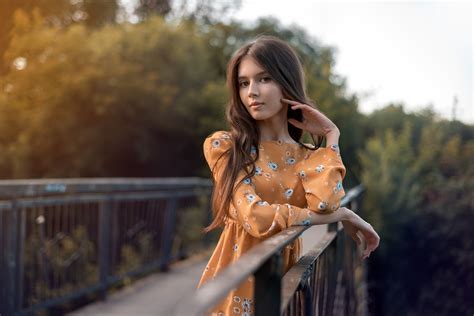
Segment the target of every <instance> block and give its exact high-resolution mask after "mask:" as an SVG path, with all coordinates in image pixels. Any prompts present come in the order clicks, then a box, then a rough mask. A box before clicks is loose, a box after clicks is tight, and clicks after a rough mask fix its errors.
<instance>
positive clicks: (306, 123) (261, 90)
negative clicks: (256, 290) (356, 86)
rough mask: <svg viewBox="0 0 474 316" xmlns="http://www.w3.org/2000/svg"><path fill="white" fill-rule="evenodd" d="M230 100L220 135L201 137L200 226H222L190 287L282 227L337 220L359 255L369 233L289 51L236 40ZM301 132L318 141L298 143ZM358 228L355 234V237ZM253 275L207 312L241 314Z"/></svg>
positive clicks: (332, 136)
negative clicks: (204, 166) (206, 213)
mask: <svg viewBox="0 0 474 316" xmlns="http://www.w3.org/2000/svg"><path fill="white" fill-rule="evenodd" d="M227 83H228V87H229V89H230V91H231V100H230V102H229V105H228V107H227V112H226V115H227V121H228V123H229V125H230V132H227V131H217V132H215V133H214V134H212V135H211V136H209V137H208V138H206V140H205V141H204V146H203V149H204V155H205V158H206V160H207V163H208V164H209V167H210V168H211V170H212V174H213V180H214V191H213V195H212V206H213V210H214V219H213V221H212V223H211V224H210V225H209V226H208V227H207V228H206V229H205V231H206V232H208V231H210V230H212V229H214V228H217V227H219V226H222V225H223V226H224V229H223V231H222V234H221V236H220V239H219V242H218V244H217V246H216V249H215V250H214V252H213V254H212V256H211V258H210V260H209V263H208V265H207V266H206V268H205V271H204V273H203V275H202V278H201V281H200V282H199V285H198V287H200V286H202V284H203V283H205V282H206V281H207V280H209V279H212V278H213V277H214V276H215V275H216V274H218V273H219V271H221V270H222V269H224V268H225V267H227V266H228V265H229V264H231V263H232V262H234V261H236V260H237V259H238V258H239V257H240V256H241V255H242V254H243V253H244V252H246V251H247V250H249V249H250V248H251V247H253V246H254V245H256V244H258V243H260V242H261V241H262V240H263V239H265V238H268V237H270V236H272V235H274V234H276V233H278V232H280V231H282V230H284V229H286V228H288V227H290V226H295V225H321V224H327V223H333V222H338V221H342V222H343V224H344V228H345V230H346V232H347V233H348V234H349V235H350V236H351V237H352V238H353V239H354V240H355V241H356V242H357V244H360V243H361V240H360V237H364V238H365V239H366V244H367V247H366V249H365V251H364V254H363V258H362V259H365V258H366V257H368V256H369V255H370V253H371V252H372V251H373V250H375V249H376V248H377V246H378V243H379V236H378V235H377V233H376V232H375V231H374V229H373V228H372V226H371V225H370V224H368V223H367V222H365V221H364V220H362V219H361V218H360V217H359V216H358V215H356V214H355V213H354V212H352V211H351V210H349V209H347V208H344V207H343V208H340V207H339V205H340V201H341V199H342V197H343V196H344V189H343V187H342V179H343V177H344V175H345V172H346V169H345V167H344V165H343V164H342V160H341V157H340V154H339V147H338V140H339V134H340V133H339V130H338V128H337V126H336V125H335V124H334V123H333V122H332V121H331V120H330V119H329V118H327V117H326V116H324V115H323V114H322V113H321V112H320V111H318V110H316V109H315V108H314V107H313V106H311V102H310V100H308V98H307V96H306V93H305V89H304V75H303V70H302V66H301V63H300V61H299V59H298V57H297V56H296V54H295V52H294V51H293V50H292V49H291V47H290V46H289V45H288V44H286V43H285V42H283V41H281V40H279V39H277V38H275V37H270V36H261V37H259V38H257V39H256V40H255V41H253V42H250V43H248V44H246V45H244V46H243V47H241V48H240V49H239V50H238V51H237V52H236V53H235V54H234V56H233V57H232V59H231V60H230V62H229V65H228V69H227ZM303 131H306V132H308V133H310V134H311V136H312V138H313V141H314V139H315V138H317V139H318V141H317V142H316V143H317V145H318V147H319V145H320V144H321V141H322V138H324V137H325V138H326V144H327V146H326V147H325V148H315V147H314V146H312V145H309V144H303V143H300V139H301V136H302V133H303ZM358 232H360V233H361V235H359V234H357V233H358ZM300 250H301V238H298V239H297V240H296V241H295V242H294V243H293V244H292V245H291V246H288V247H286V249H285V250H284V252H283V261H284V267H285V269H284V270H285V272H286V271H288V270H289V268H290V267H291V266H292V265H293V264H294V263H295V262H296V261H297V260H298V258H299V256H300ZM251 313H253V278H249V279H248V280H247V281H246V282H244V283H242V284H241V286H240V287H239V288H237V289H236V290H234V291H232V292H231V293H230V294H229V295H228V296H227V298H226V299H225V300H223V301H222V302H221V303H220V304H219V305H217V306H215V309H214V310H213V311H212V314H213V315H251Z"/></svg>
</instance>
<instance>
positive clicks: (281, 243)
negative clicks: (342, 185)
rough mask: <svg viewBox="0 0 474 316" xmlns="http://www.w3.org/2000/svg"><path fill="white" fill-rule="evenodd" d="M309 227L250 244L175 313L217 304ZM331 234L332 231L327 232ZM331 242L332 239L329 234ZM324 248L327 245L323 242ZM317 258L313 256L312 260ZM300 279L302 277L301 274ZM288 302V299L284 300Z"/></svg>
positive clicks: (353, 194) (355, 191)
mask: <svg viewBox="0 0 474 316" xmlns="http://www.w3.org/2000/svg"><path fill="white" fill-rule="evenodd" d="M363 191H364V187H363V186H362V185H358V186H356V187H354V188H352V189H350V190H349V191H348V192H346V195H345V196H344V198H343V199H342V200H341V206H346V205H347V204H349V202H351V201H352V200H353V199H355V198H357V197H358V196H359V195H360V194H361V193H362V192H363ZM309 227H310V226H293V227H290V228H287V229H286V230H284V231H282V232H279V233H278V234H276V235H275V236H272V237H270V238H268V239H266V240H264V241H262V243H260V244H258V245H256V246H254V247H252V248H251V249H250V250H249V251H248V252H246V253H245V254H243V255H242V256H241V257H240V259H239V260H237V261H236V262H235V263H233V264H232V265H230V266H229V267H227V268H226V269H225V270H223V271H222V272H220V273H219V274H218V275H217V276H216V277H215V278H214V279H213V280H211V281H208V282H206V283H205V284H204V285H203V286H202V287H201V288H200V289H199V290H197V291H196V293H195V295H194V296H193V297H191V299H189V298H187V299H186V303H183V304H178V306H179V307H178V309H177V310H176V313H175V315H200V314H201V313H204V312H206V310H207V309H208V308H211V307H212V306H214V305H216V304H217V303H219V302H220V300H221V299H223V298H224V297H226V296H227V295H228V293H229V291H231V290H232V289H234V288H236V287H237V286H238V285H239V284H240V283H241V282H243V281H244V280H246V279H247V278H248V277H249V276H250V275H252V274H253V273H254V272H255V271H257V269H258V268H259V267H260V266H261V265H262V264H263V263H264V262H265V261H266V260H267V259H268V258H270V257H271V256H272V255H273V254H274V253H276V252H277V251H280V250H281V249H283V247H285V246H286V245H288V244H289V243H291V242H293V241H294V240H295V239H296V238H298V236H300V235H301V234H302V233H303V232H304V231H305V230H306V229H308V228H309ZM328 234H329V235H325V236H332V234H330V233H328ZM329 238H330V241H329V244H330V242H331V241H332V240H333V239H334V238H335V235H334V236H333V237H329ZM326 247H327V245H326ZM316 259H317V257H316V258H315V260H316ZM300 278H301V277H300ZM286 304H288V302H286Z"/></svg>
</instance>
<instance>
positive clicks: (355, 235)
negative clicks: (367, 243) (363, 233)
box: [351, 234, 362, 246]
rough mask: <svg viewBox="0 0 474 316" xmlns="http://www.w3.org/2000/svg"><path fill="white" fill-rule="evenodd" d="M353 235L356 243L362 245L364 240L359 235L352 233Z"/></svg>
mask: <svg viewBox="0 0 474 316" xmlns="http://www.w3.org/2000/svg"><path fill="white" fill-rule="evenodd" d="M351 237H352V239H353V240H354V241H355V243H356V244H357V245H358V246H360V245H361V244H362V240H361V239H360V237H359V235H357V234H354V235H352V236H351Z"/></svg>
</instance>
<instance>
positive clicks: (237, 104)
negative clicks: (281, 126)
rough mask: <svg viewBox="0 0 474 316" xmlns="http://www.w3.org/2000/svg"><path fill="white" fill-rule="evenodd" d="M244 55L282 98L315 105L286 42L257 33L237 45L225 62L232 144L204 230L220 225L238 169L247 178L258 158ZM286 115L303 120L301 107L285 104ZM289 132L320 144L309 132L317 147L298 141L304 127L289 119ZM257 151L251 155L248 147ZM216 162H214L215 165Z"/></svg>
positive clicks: (256, 135) (214, 192) (230, 199)
mask: <svg viewBox="0 0 474 316" xmlns="http://www.w3.org/2000/svg"><path fill="white" fill-rule="evenodd" d="M245 56H250V57H252V58H253V59H254V60H255V61H256V62H257V63H258V64H259V65H260V66H261V67H262V68H264V69H265V70H266V71H267V72H268V73H269V75H270V77H271V78H272V79H273V80H274V81H275V82H277V83H278V84H279V86H280V88H281V89H282V94H283V96H284V97H285V98H287V99H291V100H295V101H298V102H301V103H306V104H309V105H311V106H313V107H314V105H313V103H312V102H311V100H309V98H308V97H307V95H306V91H305V82H304V72H303V67H302V65H301V62H300V60H299V58H298V56H297V55H296V53H295V51H294V50H293V49H292V48H291V47H290V45H288V44H287V43H286V42H284V41H282V40H280V39H278V38H277V37H274V36H259V37H258V38H256V39H255V40H253V41H251V42H249V43H247V44H245V45H244V46H242V47H241V48H240V49H238V50H237V51H236V52H235V53H234V55H233V56H232V58H231V60H230V61H229V63H228V65H227V86H228V88H229V90H230V92H231V99H230V100H229V102H228V105H227V108H226V119H227V122H228V124H229V126H230V134H231V140H232V146H231V147H230V148H229V149H228V150H227V151H226V152H224V153H223V155H222V156H221V157H219V159H218V160H220V159H222V158H223V157H224V156H225V157H227V158H228V159H227V163H226V164H224V170H223V171H222V172H220V174H221V177H220V179H213V181H214V184H216V183H219V185H214V190H213V192H212V209H213V214H214V218H213V221H212V222H211V224H210V225H209V226H207V227H206V228H205V229H204V232H209V231H211V230H213V229H215V228H217V227H219V226H220V225H221V224H222V223H223V221H224V219H225V217H226V213H227V209H228V208H229V206H230V203H231V201H232V195H233V193H234V190H235V188H236V187H237V186H238V185H240V183H241V182H242V181H243V180H244V179H241V180H240V181H239V183H235V182H236V181H237V177H238V173H239V172H240V170H245V172H246V174H247V175H246V178H247V177H252V176H253V175H254V174H255V161H256V160H257V159H258V155H259V151H258V145H259V139H260V130H259V127H258V125H257V123H256V121H255V119H254V118H253V117H252V116H251V115H250V114H249V112H248V111H247V109H246V107H245V105H244V104H243V103H242V100H241V99H240V94H239V82H238V69H239V65H240V63H241V61H242V59H243V58H244V57H245ZM287 117H288V118H294V119H296V120H299V121H301V120H302V112H301V110H299V109H298V110H292V109H291V107H290V106H289V107H288V112H287ZM288 132H289V134H290V136H291V138H293V139H294V140H295V141H297V142H299V143H300V144H301V145H303V146H305V147H307V148H308V149H316V148H317V147H319V146H321V142H322V138H320V137H318V139H317V141H316V140H315V139H314V138H313V135H311V138H312V139H313V142H314V143H315V145H316V148H313V147H308V146H306V145H305V144H303V143H301V136H302V134H303V131H302V130H301V129H299V128H297V127H295V126H294V125H292V124H291V123H288ZM252 147H254V148H255V149H256V150H257V152H256V155H254V156H253V157H252V155H251V154H250V152H251V148H252ZM216 165H217V163H216V164H215V165H214V166H216Z"/></svg>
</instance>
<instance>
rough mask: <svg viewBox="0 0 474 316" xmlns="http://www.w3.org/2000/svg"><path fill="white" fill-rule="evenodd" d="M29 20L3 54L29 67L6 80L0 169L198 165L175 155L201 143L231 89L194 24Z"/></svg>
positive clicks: (31, 172) (153, 170) (146, 172)
mask: <svg viewBox="0 0 474 316" xmlns="http://www.w3.org/2000/svg"><path fill="white" fill-rule="evenodd" d="M19 20H20V19H19ZM25 20H26V21H27V22H24V23H22V22H21V21H19V22H18V23H17V29H18V35H15V36H14V38H13V39H12V44H11V46H10V48H9V49H8V51H7V52H6V55H5V56H6V59H7V60H9V63H10V64H11V63H15V61H18V58H20V57H21V58H24V61H25V62H26V63H27V64H26V67H24V69H21V70H17V69H13V70H12V71H11V72H9V73H8V75H7V76H5V77H3V78H1V79H0V84H1V86H3V87H7V89H4V90H3V91H1V92H0V111H1V115H0V117H1V120H3V122H2V123H3V124H1V125H0V135H2V140H1V142H0V148H2V149H3V152H4V153H6V154H5V155H2V157H1V158H0V175H1V177H3V178H25V177H31V178H41V177H84V176H171V175H174V176H180V175H181V176H182V175H190V174H192V172H193V171H194V170H196V169H197V168H198V166H200V163H201V161H199V160H196V159H189V160H186V159H183V160H176V157H193V156H195V154H193V153H199V152H201V146H202V141H201V139H202V138H203V137H204V136H205V135H207V134H208V133H209V132H210V131H209V128H212V127H217V126H216V124H213V126H204V125H203V124H207V123H208V122H209V121H210V120H209V118H210V117H213V115H214V119H213V120H212V121H214V122H215V121H218V120H216V117H218V115H220V113H221V112H222V110H221V107H222V104H223V103H224V96H225V92H224V87H223V85H222V84H219V82H220V80H219V79H218V78H217V77H216V75H215V72H214V71H213V70H212V68H211V67H210V66H209V57H208V54H207V50H206V47H205V45H204V42H203V41H202V40H201V39H200V38H199V37H196V36H194V33H195V29H194V27H193V26H192V25H190V24H185V23H183V24H180V25H178V26H170V25H167V24H166V23H165V22H164V21H163V20H162V19H161V18H158V17H156V18H153V19H149V20H148V21H147V22H146V23H143V24H139V25H134V26H132V25H127V26H123V27H115V26H110V27H106V28H103V29H101V30H99V31H94V32H92V31H90V30H88V29H87V28H85V27H84V26H82V25H75V26H71V27H69V28H67V29H66V30H63V29H60V28H40V27H39V26H32V25H31V23H33V22H30V21H29V20H28V18H25ZM216 113H218V114H216ZM196 117H197V118H199V119H197V120H196V119H195V118H196ZM183 126H185V127H186V128H182V127H183ZM117 157H120V159H117ZM33 162H34V163H33ZM170 165H174V168H170V167H169V166H170Z"/></svg>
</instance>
